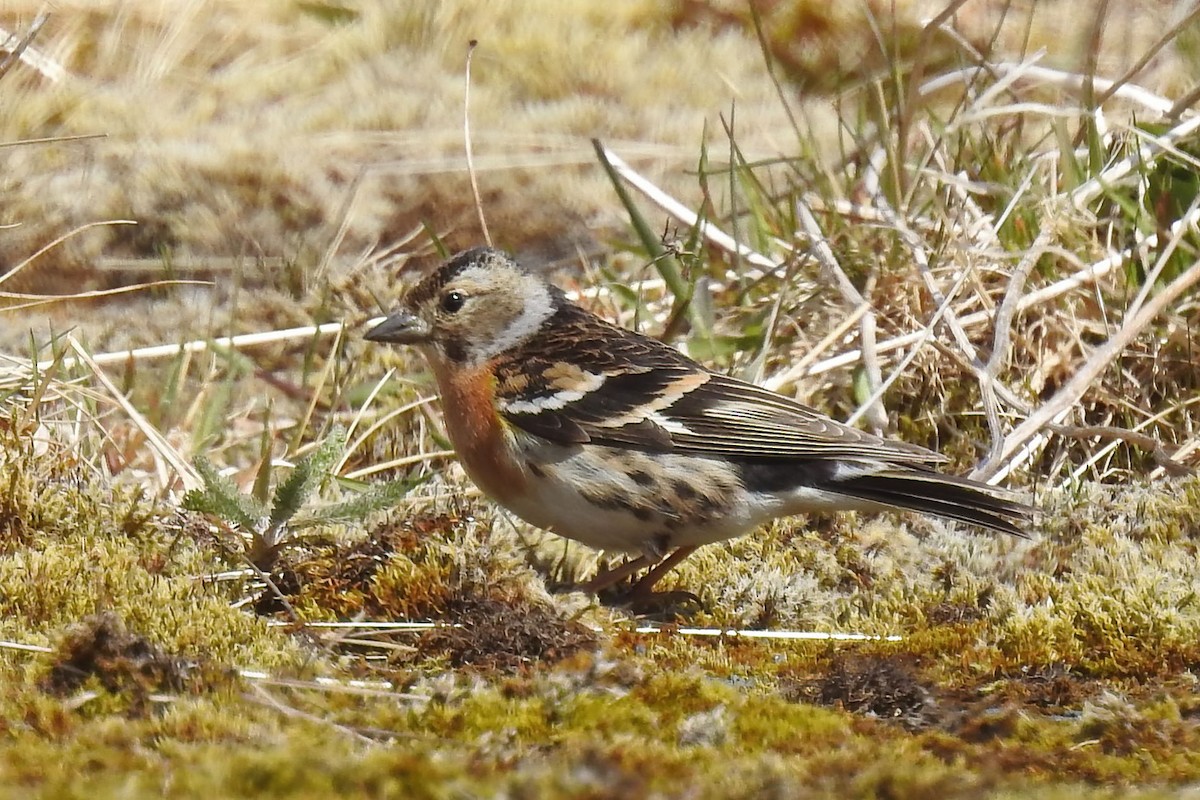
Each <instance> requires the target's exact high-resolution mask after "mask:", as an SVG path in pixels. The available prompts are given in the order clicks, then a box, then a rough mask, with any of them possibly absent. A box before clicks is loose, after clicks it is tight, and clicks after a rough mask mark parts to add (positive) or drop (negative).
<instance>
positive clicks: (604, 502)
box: [583, 492, 637, 515]
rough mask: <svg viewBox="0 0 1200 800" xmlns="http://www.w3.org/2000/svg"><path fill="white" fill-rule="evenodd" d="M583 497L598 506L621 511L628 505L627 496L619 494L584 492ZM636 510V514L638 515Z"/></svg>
mask: <svg viewBox="0 0 1200 800" xmlns="http://www.w3.org/2000/svg"><path fill="white" fill-rule="evenodd" d="M583 499H584V500H587V501H588V502H589V503H591V504H592V505H594V506H595V507H596V508H603V509H607V510H609V511H619V510H622V509H624V508H625V507H626V505H627V504H626V502H625V498H624V497H622V496H621V495H619V494H599V493H586V492H585V493H583ZM636 513H637V512H636V511H635V512H634V514H635V515H636Z"/></svg>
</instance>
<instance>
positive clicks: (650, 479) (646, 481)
mask: <svg viewBox="0 0 1200 800" xmlns="http://www.w3.org/2000/svg"><path fill="white" fill-rule="evenodd" d="M629 479H630V480H632V481H633V482H634V483H636V484H637V485H638V486H642V487H645V488H647V489H653V488H654V486H655V485H656V483H657V482H656V481H655V480H654V476H653V475H651V474H650V473H649V472H646V471H645V470H640V469H635V470H634V471H633V472H630V473H629Z"/></svg>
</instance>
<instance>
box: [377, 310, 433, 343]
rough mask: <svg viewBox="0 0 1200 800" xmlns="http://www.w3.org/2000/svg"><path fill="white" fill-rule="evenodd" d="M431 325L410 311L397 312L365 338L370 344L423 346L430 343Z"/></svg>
mask: <svg viewBox="0 0 1200 800" xmlns="http://www.w3.org/2000/svg"><path fill="white" fill-rule="evenodd" d="M430 333H431V331H430V329H429V323H428V322H426V321H425V320H423V319H421V318H420V317H418V316H417V315H416V314H413V313H412V312H410V311H397V312H396V313H395V314H392V315H391V316H389V317H388V318H387V319H385V320H384V321H383V322H381V323H379V324H378V325H376V326H375V327H374V328H371V330H369V331H367V334H366V336H364V337H363V338H364V339H366V340H367V341H370V342H389V343H391V344H422V343H423V342H428V341H429V335H430Z"/></svg>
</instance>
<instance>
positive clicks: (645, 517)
mask: <svg viewBox="0 0 1200 800" xmlns="http://www.w3.org/2000/svg"><path fill="white" fill-rule="evenodd" d="M630 511H631V512H633V516H634V517H636V518H637V519H639V520H641V521H642V522H649V521H650V518H651V517H653V516H654V512H652V511H651V510H650V509H648V508H646V507H645V506H633V507H632V508H631V509H630Z"/></svg>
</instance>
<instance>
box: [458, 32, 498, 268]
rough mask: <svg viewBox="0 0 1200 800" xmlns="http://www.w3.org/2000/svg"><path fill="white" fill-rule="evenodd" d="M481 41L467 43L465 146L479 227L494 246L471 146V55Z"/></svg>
mask: <svg viewBox="0 0 1200 800" xmlns="http://www.w3.org/2000/svg"><path fill="white" fill-rule="evenodd" d="M478 45H479V42H478V41H476V40H475V39H472V40H471V41H470V42H468V43H467V67H466V70H465V74H464V78H463V83H464V85H463V146H464V147H465V148H466V151H467V175H468V176H470V179H471V194H472V195H474V197H475V210H476V211H477V212H478V213H479V229H480V230H481V231H483V240H484V241H485V242H487V246H488V247H491V246H492V234H491V232H489V231H488V226H487V218H486V217H485V216H484V214H483V200H482V198H481V197H480V194H479V180H478V179H477V178H476V175H475V155H474V153H473V152H472V151H473V150H474V148H473V147H472V146H471V57H472V56H473V55H474V54H475V48H476V47H477V46H478Z"/></svg>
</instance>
